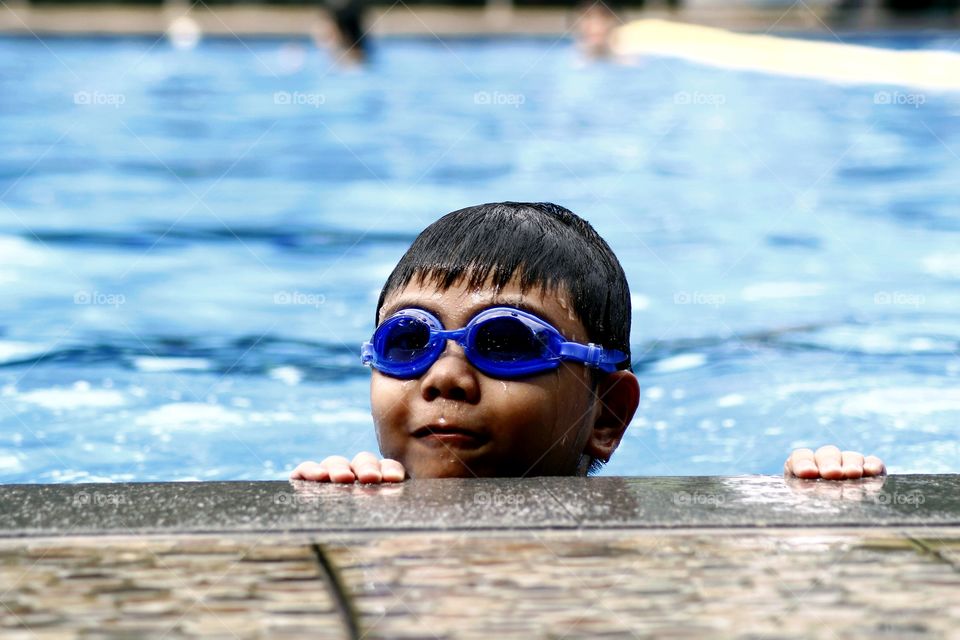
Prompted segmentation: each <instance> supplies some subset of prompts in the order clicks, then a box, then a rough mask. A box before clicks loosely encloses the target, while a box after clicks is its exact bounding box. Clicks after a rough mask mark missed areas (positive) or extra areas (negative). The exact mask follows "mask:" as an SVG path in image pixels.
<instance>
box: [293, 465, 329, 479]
mask: <svg viewBox="0 0 960 640" xmlns="http://www.w3.org/2000/svg"><path fill="white" fill-rule="evenodd" d="M290 479H291V480H313V481H314V482H326V481H327V480H329V479H330V475H329V474H328V473H327V468H326V467H325V466H323V465H322V464H320V463H318V462H314V461H313V460H308V461H306V462H301V463H300V464H298V465H297V468H296V469H294V470H293V471H291V472H290Z"/></svg>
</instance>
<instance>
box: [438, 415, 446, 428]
mask: <svg viewBox="0 0 960 640" xmlns="http://www.w3.org/2000/svg"><path fill="white" fill-rule="evenodd" d="M437 424H439V425H440V426H443V425H445V424H447V419H446V418H444V417H443V416H440V419H439V420H437Z"/></svg>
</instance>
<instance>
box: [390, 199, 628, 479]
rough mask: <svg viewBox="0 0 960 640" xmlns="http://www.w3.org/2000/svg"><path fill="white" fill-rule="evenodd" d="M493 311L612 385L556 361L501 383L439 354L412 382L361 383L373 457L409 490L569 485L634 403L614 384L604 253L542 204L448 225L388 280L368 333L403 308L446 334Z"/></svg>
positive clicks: (622, 302) (618, 381) (610, 262)
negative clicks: (599, 364) (544, 328)
mask: <svg viewBox="0 0 960 640" xmlns="http://www.w3.org/2000/svg"><path fill="white" fill-rule="evenodd" d="M494 306H508V307H515V308H519V309H521V310H523V311H527V312H530V313H533V314H534V315H536V316H538V317H539V318H541V319H543V320H545V321H546V322H547V323H549V324H551V325H553V327H554V328H556V329H557V330H558V331H559V332H560V333H561V334H562V335H563V337H564V338H565V339H566V340H568V341H572V342H577V343H581V344H587V343H596V344H600V345H602V346H603V347H604V348H606V349H615V350H617V351H620V352H622V354H624V356H625V357H623V359H622V360H621V361H620V362H617V363H616V365H617V366H616V368H617V369H619V370H617V371H615V372H613V373H603V372H600V371H599V370H597V369H594V368H588V367H587V366H586V365H584V364H580V363H575V362H566V361H565V362H562V363H561V364H560V366H559V367H558V368H556V369H554V370H551V371H546V372H543V373H538V374H535V375H530V376H527V377H520V378H507V379H503V378H499V377H494V376H490V375H486V374H484V373H483V372H482V371H480V370H478V369H477V368H476V367H475V366H474V365H473V364H472V363H471V361H470V360H468V359H467V358H466V356H465V354H464V350H463V348H462V347H461V346H460V345H459V344H457V343H455V342H453V341H447V342H446V347H445V350H444V351H443V353H442V354H441V355H440V357H439V358H438V359H437V360H436V362H434V363H433V364H432V365H431V366H430V368H429V369H427V370H426V372H424V373H423V374H422V375H419V376H418V377H416V378H410V379H400V378H394V377H390V376H387V375H384V374H383V373H381V372H379V371H374V373H373V379H372V382H371V402H372V407H373V417H374V422H375V424H376V427H377V437H378V440H379V442H380V448H381V452H382V453H383V455H384V456H387V457H392V458H396V459H398V460H399V461H400V462H401V463H403V464H404V466H405V467H406V468H407V470H408V472H409V473H410V475H411V476H413V477H443V476H464V477H473V476H525V475H571V474H576V473H581V474H582V473H586V471H587V468H588V467H591V466H593V467H596V466H598V465H599V464H600V463H602V462H604V461H606V460H607V459H608V458H609V457H610V455H611V454H612V453H613V451H614V450H615V449H616V447H617V445H618V444H619V442H620V439H621V437H622V435H623V431H624V430H625V429H626V426H627V424H629V422H630V419H631V418H632V416H633V412H634V411H635V409H636V406H637V403H638V401H639V388H638V386H637V382H636V378H635V377H634V376H633V374H632V373H630V372H629V371H628V369H629V366H630V358H629V353H630V343H629V338H630V292H629V289H628V286H627V282H626V277H625V275H624V273H623V269H622V268H621V267H620V263H619V262H618V261H617V258H616V256H614V255H613V252H612V251H611V250H610V247H609V246H608V245H607V243H606V242H604V240H603V239H602V238H601V237H600V236H599V235H598V234H597V233H596V232H595V231H594V230H593V228H592V227H591V226H590V225H589V224H588V223H587V222H586V221H584V220H583V219H581V218H579V217H578V216H576V215H575V214H573V213H572V212H570V211H568V210H567V209H564V208H563V207H559V206H557V205H554V204H549V203H516V202H503V203H497V204H485V205H479V206H476V207H469V208H466V209H461V210H459V211H454V212H453V213H450V214H447V215H446V216H444V217H442V218H441V219H440V220H438V221H436V222H435V223H433V224H432V225H430V226H429V227H427V228H426V229H425V230H424V231H423V232H422V233H421V234H420V235H419V236H418V237H417V239H416V240H415V241H414V243H413V245H412V246H411V247H410V249H409V250H408V251H407V253H406V254H405V255H404V256H403V258H401V260H400V262H399V263H398V264H397V266H396V267H395V268H394V270H393V273H391V275H390V277H389V278H388V279H387V282H386V284H385V285H384V287H383V290H382V292H381V294H380V300H379V302H378V304H377V324H379V323H381V322H383V321H384V320H385V319H386V318H388V317H390V316H391V315H392V314H394V313H396V312H397V311H400V310H402V309H411V308H413V309H422V310H425V311H428V312H430V313H431V314H433V315H434V316H435V317H436V318H437V319H438V320H439V321H440V322H441V323H442V324H443V327H444V328H445V329H447V330H450V329H459V328H461V327H464V326H465V325H466V324H467V323H468V322H469V321H470V320H471V319H472V318H473V317H474V316H476V314H477V313H479V312H480V311H482V310H484V309H487V308H490V307H494Z"/></svg>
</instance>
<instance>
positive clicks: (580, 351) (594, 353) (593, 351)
mask: <svg viewBox="0 0 960 640" xmlns="http://www.w3.org/2000/svg"><path fill="white" fill-rule="evenodd" d="M626 357H627V356H626V354H624V353H623V352H622V351H617V350H616V349H604V348H603V347H601V346H600V345H598V344H593V343H592V342H591V343H590V344H577V343H576V342H564V343H562V344H561V345H560V358H561V359H563V360H575V361H577V362H582V363H583V364H585V365H587V366H588V367H593V368H594V369H602V370H603V371H606V372H608V373H611V372H613V371H616V370H617V369H616V368H617V365H618V364H619V363H621V362H623V360H624V359H626Z"/></svg>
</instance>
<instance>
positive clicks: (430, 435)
mask: <svg viewBox="0 0 960 640" xmlns="http://www.w3.org/2000/svg"><path fill="white" fill-rule="evenodd" d="M411 435H413V437H414V438H416V439H417V440H420V441H421V442H423V443H424V444H428V445H436V446H441V445H442V446H446V447H457V448H460V449H476V448H478V447H481V446H483V445H484V444H486V443H487V442H488V441H489V440H490V437H489V436H486V435H484V434H482V433H479V432H477V431H472V430H470V429H465V428H463V427H458V426H455V425H449V424H445V425H436V424H429V425H427V426H425V427H420V428H419V429H417V430H416V431H414V432H413V434H411Z"/></svg>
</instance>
